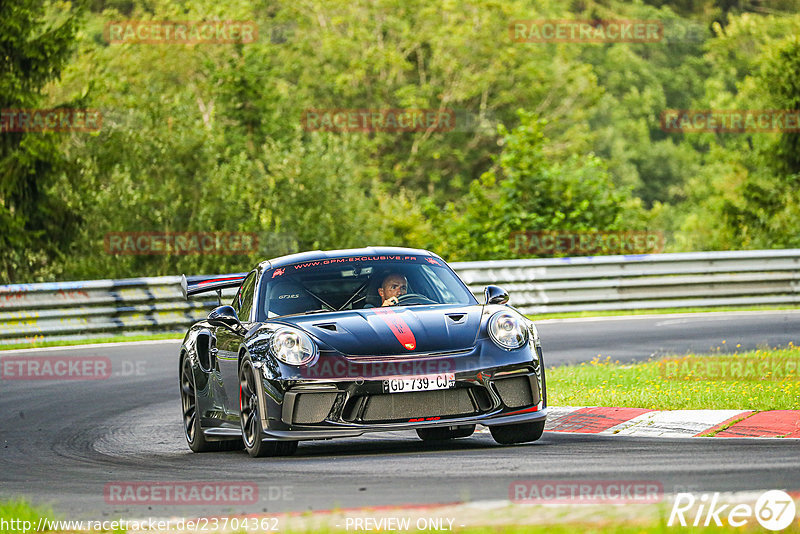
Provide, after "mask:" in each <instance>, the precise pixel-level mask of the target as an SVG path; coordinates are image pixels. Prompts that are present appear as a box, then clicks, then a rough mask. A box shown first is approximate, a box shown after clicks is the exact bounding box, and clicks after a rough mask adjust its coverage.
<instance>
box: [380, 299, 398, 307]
mask: <svg viewBox="0 0 800 534" xmlns="http://www.w3.org/2000/svg"><path fill="white" fill-rule="evenodd" d="M396 305H397V297H389V298H388V299H386V300H384V301H383V304H381V306H396Z"/></svg>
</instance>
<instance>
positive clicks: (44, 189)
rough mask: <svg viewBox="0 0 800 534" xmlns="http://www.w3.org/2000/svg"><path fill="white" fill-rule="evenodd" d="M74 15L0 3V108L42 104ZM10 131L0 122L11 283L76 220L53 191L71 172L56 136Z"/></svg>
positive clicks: (32, 3) (32, 4)
mask: <svg viewBox="0 0 800 534" xmlns="http://www.w3.org/2000/svg"><path fill="white" fill-rule="evenodd" d="M78 16H79V14H78V13H77V12H72V13H70V12H69V11H61V10H59V9H56V8H55V7H53V6H50V5H49V4H48V3H46V2H41V1H40V0H15V1H13V2H0V58H2V59H0V110H24V109H33V108H36V107H37V106H39V105H40V104H41V102H42V101H43V97H42V92H43V89H44V87H45V86H46V85H47V84H48V83H49V82H51V81H53V80H56V79H57V78H58V77H59V75H60V73H61V70H62V69H63V68H64V66H65V65H66V63H67V61H68V59H69V57H70V53H71V51H72V48H73V45H74V42H75V33H76V29H77V24H78ZM73 104H74V103H73ZM7 128H8V126H6V125H4V126H3V127H0V248H1V249H2V250H3V253H2V254H0V280H6V281H12V280H14V279H16V278H17V277H18V276H22V275H24V276H25V277H26V278H29V277H30V273H32V272H35V271H36V270H37V269H40V268H42V267H43V266H44V265H46V264H47V263H48V262H49V261H50V260H51V259H52V258H53V257H55V256H57V255H58V254H59V249H63V247H64V246H65V245H66V244H67V243H68V242H69V241H70V239H71V237H72V235H73V232H74V231H75V229H76V228H77V223H78V221H79V219H78V216H77V214H76V213H74V212H73V211H72V210H71V208H70V207H69V206H68V205H66V204H64V202H63V201H62V200H61V199H60V198H59V197H58V196H57V195H54V194H53V192H52V186H53V183H54V182H55V181H56V180H57V179H58V177H59V176H60V175H63V174H64V173H67V172H69V169H68V164H67V162H66V160H65V158H64V157H63V155H62V153H61V151H60V143H61V138H60V137H59V135H58V134H53V133H41V132H14V131H5V130H6V129H7Z"/></svg>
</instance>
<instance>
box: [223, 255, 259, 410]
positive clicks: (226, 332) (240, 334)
mask: <svg viewBox="0 0 800 534" xmlns="http://www.w3.org/2000/svg"><path fill="white" fill-rule="evenodd" d="M256 277H257V273H256V271H252V272H251V273H250V274H248V275H247V278H245V280H244V282H242V285H241V286H240V287H239V291H238V292H237V293H236V296H235V297H234V298H233V302H232V303H231V306H233V309H234V310H236V315H238V316H239V320H240V321H241V322H242V324H243V325H244V330H242V329H238V330H231V329H230V328H225V327H218V328H217V349H218V352H217V361H218V362H219V369H220V373H221V374H222V383H223V387H224V390H225V397H226V402H225V411H226V413H227V414H228V415H229V416H230V417H235V418H238V417H239V347H240V346H241V344H242V340H243V338H244V332H245V331H246V330H247V328H249V325H250V324H251V322H252V318H251V313H252V309H253V293H254V292H255V287H256Z"/></svg>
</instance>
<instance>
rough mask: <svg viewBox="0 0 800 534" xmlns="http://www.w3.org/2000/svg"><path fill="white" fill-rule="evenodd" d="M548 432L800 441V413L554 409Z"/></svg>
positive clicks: (546, 429) (554, 407) (587, 408)
mask: <svg viewBox="0 0 800 534" xmlns="http://www.w3.org/2000/svg"><path fill="white" fill-rule="evenodd" d="M544 429H545V431H546V432H568V433H578V434H603V435H618V436H640V437H662V438H691V437H706V436H713V437H717V438H800V410H771V411H766V412H754V411H752V410H665V411H659V410H648V409H645V408H605V407H596V406H561V407H557V406H551V407H550V409H549V415H548V417H547V424H546V425H545V427H544Z"/></svg>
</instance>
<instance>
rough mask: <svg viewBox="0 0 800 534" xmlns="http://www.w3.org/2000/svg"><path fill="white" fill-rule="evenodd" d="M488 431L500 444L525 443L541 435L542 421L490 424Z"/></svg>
mask: <svg viewBox="0 0 800 534" xmlns="http://www.w3.org/2000/svg"><path fill="white" fill-rule="evenodd" d="M489 432H491V433H492V437H493V438H494V440H495V441H496V442H497V443H500V444H501V445H513V444H515V443H527V442H529V441H536V440H537V439H539V438H541V437H542V432H544V421H534V422H533V423H517V424H514V425H500V426H490V427H489Z"/></svg>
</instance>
